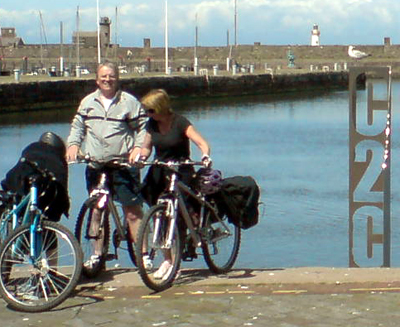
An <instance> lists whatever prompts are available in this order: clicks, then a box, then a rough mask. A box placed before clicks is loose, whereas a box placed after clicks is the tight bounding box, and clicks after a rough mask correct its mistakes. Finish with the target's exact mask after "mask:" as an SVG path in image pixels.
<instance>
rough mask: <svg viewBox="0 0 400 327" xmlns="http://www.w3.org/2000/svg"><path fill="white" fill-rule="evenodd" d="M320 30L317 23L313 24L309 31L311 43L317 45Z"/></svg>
mask: <svg viewBox="0 0 400 327" xmlns="http://www.w3.org/2000/svg"><path fill="white" fill-rule="evenodd" d="M320 34H321V32H320V31H319V29H318V25H317V24H314V26H313V29H312V31H311V45H312V46H314V47H316V46H319V36H320Z"/></svg>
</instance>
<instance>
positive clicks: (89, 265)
mask: <svg viewBox="0 0 400 327" xmlns="http://www.w3.org/2000/svg"><path fill="white" fill-rule="evenodd" d="M99 262H100V256H99V255H97V254H93V255H92V256H91V257H90V259H89V260H87V261H86V262H85V263H84V264H83V265H84V266H85V267H86V268H89V269H91V268H93V267H94V266H95V265H98V264H99Z"/></svg>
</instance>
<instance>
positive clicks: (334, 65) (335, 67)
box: [333, 62, 339, 71]
mask: <svg viewBox="0 0 400 327" xmlns="http://www.w3.org/2000/svg"><path fill="white" fill-rule="evenodd" d="M333 70H334V71H338V70H339V69H338V63H337V62H335V63H334V64H333Z"/></svg>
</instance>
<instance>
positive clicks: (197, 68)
mask: <svg viewBox="0 0 400 327" xmlns="http://www.w3.org/2000/svg"><path fill="white" fill-rule="evenodd" d="M198 74H199V66H198V65H194V75H195V76H197V75H198Z"/></svg>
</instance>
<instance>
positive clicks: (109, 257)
mask: <svg viewBox="0 0 400 327" xmlns="http://www.w3.org/2000/svg"><path fill="white" fill-rule="evenodd" d="M117 259H118V256H117V255H116V254H113V253H108V254H107V255H106V261H113V260H117Z"/></svg>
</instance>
